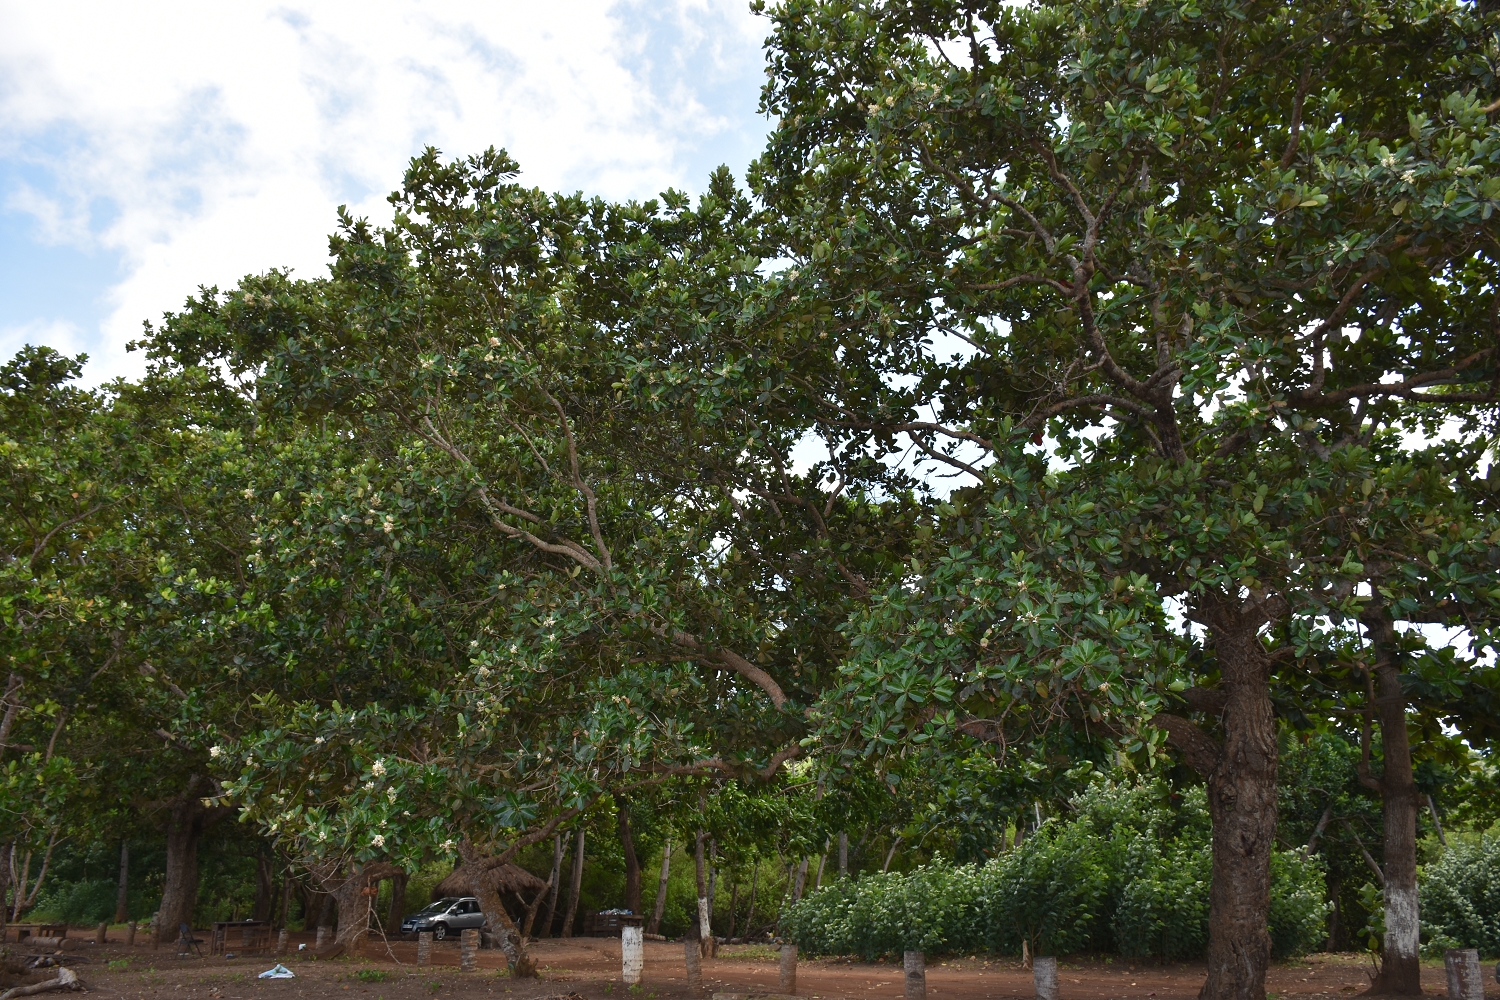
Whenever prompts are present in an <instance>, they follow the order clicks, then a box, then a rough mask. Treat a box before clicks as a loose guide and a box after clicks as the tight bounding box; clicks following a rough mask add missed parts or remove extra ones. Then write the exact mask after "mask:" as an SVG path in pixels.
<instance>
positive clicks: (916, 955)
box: [902, 951, 927, 1000]
mask: <svg viewBox="0 0 1500 1000" xmlns="http://www.w3.org/2000/svg"><path fill="white" fill-rule="evenodd" d="M902 958H903V960H904V962H903V964H904V965H905V966H906V1000H923V998H924V997H926V996H927V956H925V955H923V954H922V953H921V952H920V951H908V952H907V953H906V954H905V955H903V956H902Z"/></svg>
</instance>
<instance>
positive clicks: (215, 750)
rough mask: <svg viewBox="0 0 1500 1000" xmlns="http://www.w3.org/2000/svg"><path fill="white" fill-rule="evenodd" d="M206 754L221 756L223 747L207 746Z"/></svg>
mask: <svg viewBox="0 0 1500 1000" xmlns="http://www.w3.org/2000/svg"><path fill="white" fill-rule="evenodd" d="M208 755H209V756H210V757H215V758H218V757H222V756H224V748H223V747H209V748H208Z"/></svg>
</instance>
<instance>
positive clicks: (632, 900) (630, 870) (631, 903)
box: [615, 794, 641, 916]
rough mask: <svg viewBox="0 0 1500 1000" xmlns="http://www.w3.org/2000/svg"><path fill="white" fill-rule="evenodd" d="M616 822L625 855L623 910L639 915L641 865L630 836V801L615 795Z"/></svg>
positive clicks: (621, 847)
mask: <svg viewBox="0 0 1500 1000" xmlns="http://www.w3.org/2000/svg"><path fill="white" fill-rule="evenodd" d="M615 804H616V806H617V810H616V814H615V815H616V822H617V825H618V827H619V831H620V850H621V852H622V853H623V854H624V855H625V909H627V910H629V911H630V912H631V913H634V914H635V915H636V916H640V915H641V863H640V860H639V859H637V858H636V856H635V839H634V838H633V837H632V836H631V835H630V800H629V799H627V798H625V796H624V795H622V794H616V795H615Z"/></svg>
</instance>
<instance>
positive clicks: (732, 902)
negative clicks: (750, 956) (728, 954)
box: [724, 879, 740, 938]
mask: <svg viewBox="0 0 1500 1000" xmlns="http://www.w3.org/2000/svg"><path fill="white" fill-rule="evenodd" d="M739 905H740V880H739V879H735V880H734V881H732V882H731V883H730V884H729V926H728V927H727V928H726V929H725V931H724V936H725V937H726V938H732V937H734V918H735V915H736V914H735V911H736V910H738V909H739Z"/></svg>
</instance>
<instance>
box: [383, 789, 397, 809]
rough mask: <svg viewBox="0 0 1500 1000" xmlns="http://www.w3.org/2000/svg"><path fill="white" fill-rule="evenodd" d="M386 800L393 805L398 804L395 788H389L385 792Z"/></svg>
mask: <svg viewBox="0 0 1500 1000" xmlns="http://www.w3.org/2000/svg"><path fill="white" fill-rule="evenodd" d="M385 800H386V801H387V802H389V803H391V804H392V805H395V804H396V790H395V789H394V788H387V789H386V790H385Z"/></svg>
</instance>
